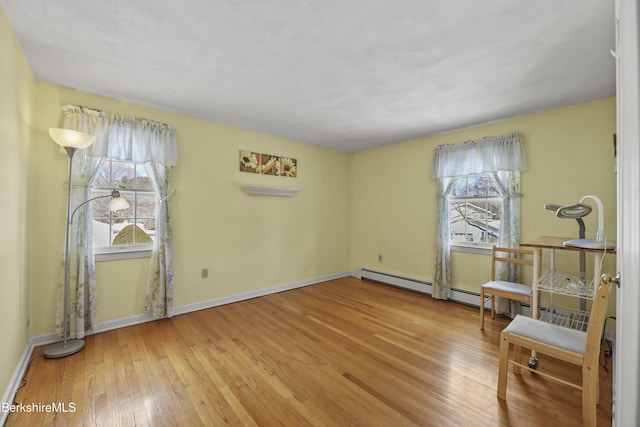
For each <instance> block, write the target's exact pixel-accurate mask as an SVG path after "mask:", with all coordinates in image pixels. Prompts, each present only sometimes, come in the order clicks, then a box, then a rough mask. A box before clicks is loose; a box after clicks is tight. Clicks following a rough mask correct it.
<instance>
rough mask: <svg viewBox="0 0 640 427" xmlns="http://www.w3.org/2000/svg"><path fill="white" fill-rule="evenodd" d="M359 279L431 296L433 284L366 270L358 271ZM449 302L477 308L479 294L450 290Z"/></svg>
mask: <svg viewBox="0 0 640 427" xmlns="http://www.w3.org/2000/svg"><path fill="white" fill-rule="evenodd" d="M360 277H361V278H362V279H366V280H371V281H372V282H378V283H382V284H385V285H391V286H396V287H398V288H403V289H409V290H412V291H416V292H420V293H423V294H427V295H431V293H432V290H433V284H432V283H431V282H425V281H422V280H416V279H411V278H409V277H402V276H396V275H394V274H389V273H383V272H380V271H374V270H369V269H366V268H362V269H360ZM449 300H452V301H455V302H459V303H462V304H468V305H474V306H476V307H478V305H479V302H480V294H477V293H474V292H469V291H465V290H462V289H451V292H450V294H449Z"/></svg>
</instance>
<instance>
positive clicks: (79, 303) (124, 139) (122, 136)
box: [56, 105, 178, 338]
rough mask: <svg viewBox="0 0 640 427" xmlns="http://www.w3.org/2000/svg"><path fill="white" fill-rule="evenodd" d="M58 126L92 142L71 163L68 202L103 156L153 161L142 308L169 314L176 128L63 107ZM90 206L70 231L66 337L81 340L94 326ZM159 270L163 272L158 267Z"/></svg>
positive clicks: (78, 196)
mask: <svg viewBox="0 0 640 427" xmlns="http://www.w3.org/2000/svg"><path fill="white" fill-rule="evenodd" d="M63 115H64V122H63V127H64V128H66V129H74V130H78V131H82V132H85V133H88V134H91V135H94V136H95V141H94V143H93V145H91V146H90V147H88V148H87V149H84V150H80V151H79V152H78V153H77V154H76V156H75V158H74V162H73V171H72V176H73V189H72V206H78V205H80V204H81V203H83V202H85V201H86V200H88V195H89V194H90V185H91V182H92V181H93V178H94V177H95V175H96V173H97V171H98V169H99V166H100V162H101V161H103V160H104V159H106V158H111V159H116V160H123V161H133V162H144V163H149V164H150V165H152V168H151V169H153V171H154V183H155V185H156V189H157V190H158V194H159V195H160V198H161V199H162V200H163V201H162V203H161V204H160V209H159V210H158V225H157V227H158V230H157V231H156V233H157V237H156V242H155V245H154V249H153V253H152V257H151V262H150V269H149V278H148V284H147V303H146V312H147V313H150V314H152V315H153V316H154V317H168V316H171V315H172V309H173V274H172V273H171V272H172V269H173V257H172V251H171V227H170V224H169V215H168V203H167V200H166V198H167V194H168V190H167V189H168V176H169V170H170V168H171V166H175V165H177V163H178V155H177V147H176V143H175V129H174V128H173V127H172V126H168V125H166V124H162V123H158V122H154V121H150V120H145V119H140V118H134V117H123V116H117V115H114V114H109V113H106V112H104V111H98V110H93V109H90V108H86V107H80V106H74V105H65V106H64V107H63ZM92 234H93V226H92V219H91V209H90V207H89V205H88V204H87V205H86V206H84V207H83V208H81V209H80V210H79V211H78V217H77V219H76V220H74V224H73V225H72V229H71V248H70V251H71V253H70V258H71V260H72V261H71V278H70V289H69V295H70V307H71V308H70V325H69V326H70V328H69V331H70V338H82V337H83V336H84V334H85V331H86V330H90V329H92V328H93V327H95V326H96V325H97V303H96V291H95V257H94V253H93V235H92ZM160 270H162V271H160ZM62 298H63V297H62V284H61V285H60V293H59V298H58V300H59V304H58V311H57V314H56V320H57V321H56V332H57V333H58V334H59V335H61V334H62V319H63V315H62V311H63V305H62Z"/></svg>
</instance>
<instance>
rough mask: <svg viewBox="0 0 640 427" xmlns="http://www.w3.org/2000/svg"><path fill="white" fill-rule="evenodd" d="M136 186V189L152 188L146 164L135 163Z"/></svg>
mask: <svg viewBox="0 0 640 427" xmlns="http://www.w3.org/2000/svg"><path fill="white" fill-rule="evenodd" d="M136 188H137V189H138V190H153V184H152V182H151V179H150V178H149V174H148V171H147V166H146V165H136Z"/></svg>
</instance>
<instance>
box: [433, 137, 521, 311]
mask: <svg viewBox="0 0 640 427" xmlns="http://www.w3.org/2000/svg"><path fill="white" fill-rule="evenodd" d="M526 170H527V160H526V156H525V151H524V147H523V145H522V140H521V139H520V135H519V134H517V133H512V134H509V135H502V136H497V137H485V138H482V139H480V140H477V141H467V142H464V143H458V144H447V145H440V146H438V147H436V149H435V151H434V159H433V170H432V173H431V175H432V177H434V178H437V179H438V195H437V197H438V203H437V215H438V217H437V218H438V222H437V225H436V227H437V228H436V251H435V252H436V256H435V266H434V280H433V297H434V298H437V299H447V298H448V296H449V293H450V290H451V289H450V278H451V252H450V249H449V243H450V237H451V235H450V226H449V207H448V203H447V201H448V196H449V193H450V191H451V189H452V188H453V186H454V185H455V181H456V180H455V178H456V177H460V176H467V175H477V174H482V173H491V174H492V175H493V177H494V179H495V180H496V182H497V183H498V186H499V187H500V192H501V196H502V200H503V204H502V209H503V221H502V226H501V230H500V245H501V246H505V247H517V246H518V245H519V244H520V242H519V236H520V196H521V194H520V172H521V171H526ZM497 274H498V276H500V277H502V278H505V279H506V278H507V277H510V278H511V279H513V275H514V274H516V272H513V271H510V272H507V271H502V270H501V269H499V270H498V272H497ZM501 307H502V310H501V311H505V308H504V303H499V307H498V308H499V309H500V308H501Z"/></svg>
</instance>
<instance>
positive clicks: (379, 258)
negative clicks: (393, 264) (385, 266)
mask: <svg viewBox="0 0 640 427" xmlns="http://www.w3.org/2000/svg"><path fill="white" fill-rule="evenodd" d="M378 262H382V254H380V255H378Z"/></svg>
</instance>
